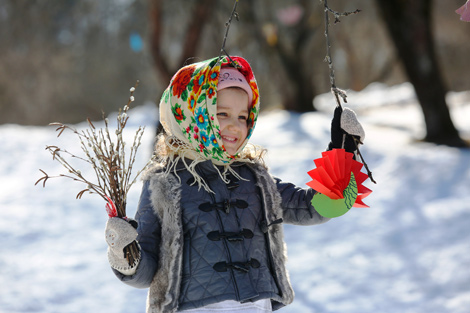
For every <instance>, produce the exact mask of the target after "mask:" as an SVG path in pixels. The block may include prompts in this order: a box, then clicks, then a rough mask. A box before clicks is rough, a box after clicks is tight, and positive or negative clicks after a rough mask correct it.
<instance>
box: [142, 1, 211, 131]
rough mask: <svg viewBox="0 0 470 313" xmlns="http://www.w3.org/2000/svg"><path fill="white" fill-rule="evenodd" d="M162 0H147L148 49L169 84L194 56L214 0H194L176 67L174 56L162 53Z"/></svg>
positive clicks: (163, 78) (160, 126) (156, 67)
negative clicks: (166, 55) (174, 65)
mask: <svg viewBox="0 0 470 313" xmlns="http://www.w3.org/2000/svg"><path fill="white" fill-rule="evenodd" d="M162 4H163V0H149V25H150V50H151V54H152V58H153V61H154V64H155V69H156V71H157V73H158V74H159V75H160V77H161V78H162V80H163V82H164V84H169V83H170V80H171V78H172V77H173V75H174V74H175V73H176V72H177V71H178V70H179V69H180V67H182V66H183V65H185V63H186V62H187V60H188V59H190V58H191V57H194V56H195V54H196V51H197V48H198V47H199V42H200V38H201V35H202V31H203V29H204V25H205V24H206V22H207V21H208V17H209V16H210V14H211V12H212V10H213V9H214V7H215V4H216V2H215V0H196V1H195V4H194V10H193V13H192V14H191V18H192V19H191V20H190V21H189V22H188V26H187V29H186V34H185V36H184V38H183V39H182V41H183V42H182V46H183V49H182V53H181V55H180V57H179V61H178V66H177V68H170V67H169V66H168V64H170V63H171V62H170V60H169V59H170V58H173V57H174V56H168V57H165V55H164V54H163V53H162V46H163V43H162V33H163V31H164V26H163V23H162V14H163V9H162ZM162 131H163V127H162V125H161V123H160V122H158V125H157V128H156V134H157V135H158V134H160V133H161V132H162Z"/></svg>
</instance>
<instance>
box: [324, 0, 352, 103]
mask: <svg viewBox="0 0 470 313" xmlns="http://www.w3.org/2000/svg"><path fill="white" fill-rule="evenodd" d="M320 1H321V0H320ZM323 5H324V11H325V38H326V56H325V61H326V62H327V63H328V68H329V69H330V84H331V92H332V93H333V95H334V96H335V99H336V105H338V106H340V107H341V101H340V97H341V99H342V100H343V101H344V103H347V102H348V101H347V99H346V98H347V95H346V92H345V91H344V90H341V89H339V88H338V87H336V81H335V69H334V66H333V59H332V57H331V45H330V35H329V31H328V30H329V26H330V18H329V13H331V14H333V15H334V17H335V24H336V23H339V22H341V21H340V19H339V18H340V17H342V16H348V15H351V14H356V13H359V12H361V10H359V9H357V10H355V11H352V12H343V13H340V12H337V11H334V10H332V9H331V8H330V7H329V6H328V0H323Z"/></svg>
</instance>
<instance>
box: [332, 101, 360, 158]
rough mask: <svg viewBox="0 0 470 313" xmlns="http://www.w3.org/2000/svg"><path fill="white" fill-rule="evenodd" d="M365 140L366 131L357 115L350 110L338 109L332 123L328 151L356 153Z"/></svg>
mask: <svg viewBox="0 0 470 313" xmlns="http://www.w3.org/2000/svg"><path fill="white" fill-rule="evenodd" d="M364 138H365V133H364V129H363V128H362V125H361V123H359V121H358V120H357V116H356V113H354V111H353V110H351V109H349V108H341V107H339V106H338V107H336V109H335V112H334V116H333V120H332V121H331V142H330V144H329V145H328V150H331V149H344V150H346V151H347V152H351V153H355V152H356V150H357V147H356V143H355V142H354V140H355V139H356V142H357V145H359V144H361V143H363V141H364Z"/></svg>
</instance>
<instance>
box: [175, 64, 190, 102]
mask: <svg viewBox="0 0 470 313" xmlns="http://www.w3.org/2000/svg"><path fill="white" fill-rule="evenodd" d="M194 69H195V67H194V66H187V67H183V68H182V69H181V70H179V71H178V72H177V73H176V74H175V76H174V80H173V82H172V83H171V86H172V87H173V96H177V97H179V98H180V97H181V94H182V93H183V91H184V90H185V89H186V86H188V84H189V83H190V82H191V77H192V76H193V73H194Z"/></svg>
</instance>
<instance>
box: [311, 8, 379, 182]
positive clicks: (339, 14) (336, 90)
mask: <svg viewBox="0 0 470 313" xmlns="http://www.w3.org/2000/svg"><path fill="white" fill-rule="evenodd" d="M321 1H322V0H320V2H321ZM323 5H324V12H325V38H326V56H325V61H326V62H327V63H328V68H329V70H330V85H331V92H332V93H333V95H334V97H335V99H336V105H337V106H339V107H341V108H342V106H341V100H340V98H341V99H342V100H343V102H344V103H347V102H348V101H347V94H346V92H345V91H344V90H341V89H339V88H338V87H336V79H335V69H334V66H333V59H332V57H331V45H330V34H329V26H330V18H329V14H333V16H334V17H335V21H334V23H335V24H336V23H339V22H341V21H340V19H339V18H340V17H343V16H348V15H351V14H357V13H359V12H361V10H359V9H357V10H355V11H351V12H337V11H335V10H332V9H331V8H330V7H329V6H328V0H323ZM353 139H354V144H355V145H356V149H357V154H358V155H359V157H360V158H361V161H362V163H363V164H364V167H365V169H366V171H367V175H368V176H369V178H370V180H371V181H372V182H373V183H374V184H376V182H375V180H374V178H373V177H372V172H371V171H370V170H369V166H368V165H367V163H366V162H365V161H364V158H363V157H362V154H361V151H360V150H359V144H360V142H359V140H358V139H356V138H355V137H354V136H353Z"/></svg>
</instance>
